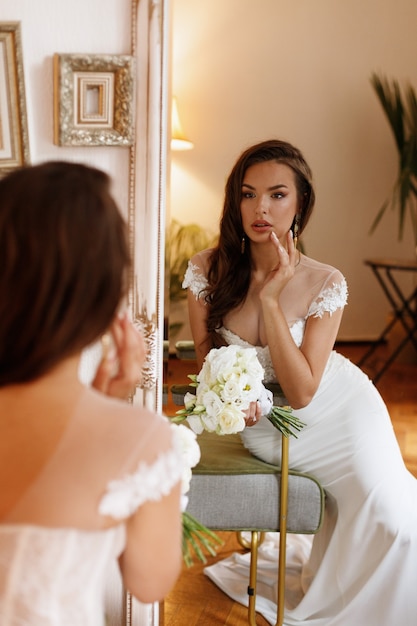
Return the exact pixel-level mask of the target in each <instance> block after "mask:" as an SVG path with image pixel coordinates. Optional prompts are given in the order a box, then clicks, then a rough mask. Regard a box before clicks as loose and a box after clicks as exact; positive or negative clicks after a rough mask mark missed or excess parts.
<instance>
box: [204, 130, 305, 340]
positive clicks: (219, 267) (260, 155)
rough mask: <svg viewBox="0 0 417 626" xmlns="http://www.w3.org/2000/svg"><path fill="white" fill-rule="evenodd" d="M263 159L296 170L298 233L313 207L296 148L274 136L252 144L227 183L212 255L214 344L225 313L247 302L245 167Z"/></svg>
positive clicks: (210, 290)
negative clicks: (243, 203) (242, 208)
mask: <svg viewBox="0 0 417 626" xmlns="http://www.w3.org/2000/svg"><path fill="white" fill-rule="evenodd" d="M264 161H276V162H277V163H284V164H285V165H288V166H289V167H290V168H291V169H292V170H293V171H294V174H295V184H296V187H297V195H298V200H299V211H298V214H299V230H298V235H301V233H302V232H303V230H304V228H305V226H306V225H307V222H308V220H309V218H310V215H311V213H312V210H313V207H314V202H315V193H314V189H313V184H312V173H311V170H310V167H309V166H308V164H307V162H306V161H305V159H304V157H303V155H302V153H301V152H300V151H299V150H298V149H297V148H295V147H294V146H292V145H291V144H289V143H287V142H285V141H280V140H279V139H271V140H268V141H263V142H261V143H258V144H256V145H254V146H251V147H250V148H248V149H247V150H245V152H243V154H242V155H241V156H240V157H239V159H238V160H237V162H236V164H235V165H234V167H233V169H232V171H231V173H230V175H229V178H228V179H227V182H226V188H225V198H224V206H223V213H222V216H221V221H220V235H219V241H218V245H217V246H216V247H215V248H214V250H213V253H212V255H211V259H210V269H209V273H208V282H209V287H208V290H207V297H206V300H207V303H208V305H209V308H208V318H207V331H208V334H209V336H210V338H211V341H212V344H213V345H214V346H217V345H219V335H218V334H217V333H216V332H215V331H216V329H218V328H220V327H221V326H222V324H223V318H224V317H225V315H226V314H227V313H228V312H229V311H231V310H232V309H234V308H236V307H237V306H239V305H240V304H241V303H242V302H243V301H244V299H245V297H246V294H247V292H248V289H249V283H250V273H251V260H250V241H248V240H247V239H246V245H245V252H244V254H242V252H241V242H242V236H243V234H244V232H243V225H242V216H241V211H240V202H241V197H242V183H243V179H244V176H245V173H246V170H247V169H248V168H249V167H250V166H251V165H254V164H255V163H262V162H264Z"/></svg>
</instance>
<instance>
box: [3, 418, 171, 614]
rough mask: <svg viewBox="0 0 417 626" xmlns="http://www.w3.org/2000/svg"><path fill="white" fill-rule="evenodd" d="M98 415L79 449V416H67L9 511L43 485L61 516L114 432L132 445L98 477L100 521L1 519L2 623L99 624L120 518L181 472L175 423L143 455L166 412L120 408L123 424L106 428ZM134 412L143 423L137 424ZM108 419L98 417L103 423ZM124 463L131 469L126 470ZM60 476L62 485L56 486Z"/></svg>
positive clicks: (165, 489)
mask: <svg viewBox="0 0 417 626" xmlns="http://www.w3.org/2000/svg"><path fill="white" fill-rule="evenodd" d="M100 417H102V416H98V418H99V419H98V420H97V423H96V422H94V421H93V423H92V424H91V428H90V429H89V430H90V433H91V440H89V441H86V442H85V443H86V445H85V446H84V447H85V450H84V451H82V450H80V452H79V455H78V457H77V455H76V454H74V450H77V449H79V448H81V444H80V436H79V433H80V428H81V426H80V425H79V424H77V417H74V419H72V421H71V423H70V425H69V427H68V429H67V431H66V434H65V435H64V437H63V440H62V441H61V442H60V443H59V446H58V449H57V451H56V452H55V453H54V455H53V457H52V459H51V460H50V461H49V462H48V463H47V465H46V466H45V467H44V468H43V469H42V471H41V473H40V475H39V477H38V478H37V479H36V480H35V482H34V483H33V484H32V485H31V486H30V487H29V489H28V492H27V493H25V495H24V496H23V498H22V499H21V500H20V501H19V502H18V504H17V506H16V507H15V509H14V511H13V512H12V513H14V512H15V511H16V510H17V509H19V507H20V508H21V507H24V506H25V502H27V501H28V499H32V498H35V500H36V498H37V497H38V496H39V494H43V493H46V494H48V496H51V495H53V496H54V497H53V498H52V502H53V503H52V504H51V509H50V512H49V513H48V515H52V516H54V515H55V514H56V515H57V516H59V515H60V513H59V509H62V508H65V507H66V506H67V503H66V500H68V501H69V504H68V506H69V509H71V507H73V508H75V506H76V504H74V503H76V502H77V501H78V500H77V497H75V498H74V497H73V495H74V494H75V496H77V490H79V498H81V499H82V497H83V494H84V493H85V492H84V491H83V486H82V482H81V481H82V480H84V481H85V482H86V483H87V484H89V481H90V477H91V476H92V475H94V472H95V469H96V468H97V466H98V464H99V463H100V460H99V459H101V465H103V454H102V452H101V450H100V446H101V444H102V442H104V446H105V447H107V449H108V451H109V450H112V448H111V447H110V448H109V446H108V442H109V438H110V441H111V438H112V439H113V441H114V446H115V448H116V447H117V446H119V448H120V449H121V450H122V452H123V446H125V447H126V446H129V447H130V450H129V454H128V455H127V457H126V456H125V457H123V456H122V455H120V459H121V460H122V462H121V464H120V465H119V468H118V471H117V472H116V473H115V476H114V479H113V480H110V481H109V482H108V483H107V484H104V485H103V488H102V490H101V491H102V493H101V497H98V499H97V502H96V503H95V504H94V506H95V511H96V512H97V518H98V521H97V526H98V528H86V529H83V528H78V527H73V526H71V525H70V524H68V525H67V526H64V527H61V526H58V525H57V526H55V525H54V526H53V527H51V526H50V525H37V524H30V523H12V522H7V521H3V522H2V523H0V624H1V626H103V625H104V618H105V608H104V607H105V598H104V595H105V588H106V577H108V575H109V572H110V571H111V570H112V569H113V568H114V567H115V562H116V560H117V558H118V557H119V556H120V554H121V553H122V551H123V550H124V547H125V543H126V526H125V522H124V520H125V519H126V518H127V517H128V516H129V515H131V514H132V513H133V512H134V511H136V509H138V508H139V507H140V506H141V505H142V504H144V503H145V502H148V501H158V500H160V499H161V498H162V496H163V495H166V494H168V493H169V492H170V491H171V489H172V487H173V486H174V485H175V484H176V483H177V482H178V480H180V479H181V477H182V476H181V475H182V466H183V462H182V454H181V444H180V441H179V440H177V437H176V436H175V434H174V433H175V429H173V435H172V442H171V445H170V447H169V448H168V449H167V450H166V451H165V452H163V453H160V454H159V455H158V456H157V457H156V458H153V459H152V460H148V458H147V457H148V450H149V448H151V449H152V447H153V444H152V443H151V442H152V441H157V440H158V436H159V432H160V430H159V429H160V428H161V421H162V420H164V419H165V418H162V417H158V416H155V418H153V417H152V416H150V417H148V418H144V419H143V420H138V418H137V416H136V415H135V416H133V417H132V420H131V423H129V420H128V419H125V416H123V420H122V421H123V426H122V424H121V421H120V420H118V422H117V429H115V428H114V423H113V424H112V425H110V427H109V428H108V430H107V432H100V430H98V429H96V427H99V425H100ZM134 420H136V422H141V421H143V422H144V424H140V423H139V424H137V425H136V424H135V423H133V422H134ZM124 425H125V426H126V428H125V433H126V434H125V433H123V428H124ZM87 426H88V425H87ZM108 426H109V422H108V421H107V422H106V421H105V420H104V417H103V428H104V431H106V428H107V427H108ZM164 429H165V426H164ZM117 431H119V433H118V432H117ZM93 435H94V436H93ZM129 437H130V442H129V441H128V440H129ZM77 442H78V443H77ZM74 444H75V445H74ZM95 454H97V462H95V460H94V455H95ZM90 457H91V462H90V461H89V458H90ZM113 457H114V455H112V454H108V456H107V462H108V463H111V462H112V461H113ZM118 462H119V461H118ZM104 463H106V457H104ZM132 464H133V465H132ZM80 466H84V467H81V468H80ZM129 467H134V468H135V469H134V470H133V471H130V470H127V468H129ZM78 475H80V476H81V477H82V478H81V479H80V478H77V477H78ZM72 477H73V482H71V481H72ZM65 481H67V486H64V487H62V488H61V489H60V488H59V485H60V484H62V483H63V484H64V485H65V484H66V482H65ZM73 483H74V484H73ZM67 495H68V498H67V497H66V496H67ZM49 499H51V498H49ZM71 502H72V503H73V504H72V505H71ZM54 507H56V508H57V511H55V512H54V511H53V509H54ZM19 510H20V509H19ZM108 517H110V518H113V519H114V520H117V522H116V523H115V525H113V526H111V527H110V528H109V527H106V528H104V527H103V528H100V520H103V522H104V520H105V519H106V518H107V519H108ZM103 526H104V523H103ZM107 526H108V523H107Z"/></svg>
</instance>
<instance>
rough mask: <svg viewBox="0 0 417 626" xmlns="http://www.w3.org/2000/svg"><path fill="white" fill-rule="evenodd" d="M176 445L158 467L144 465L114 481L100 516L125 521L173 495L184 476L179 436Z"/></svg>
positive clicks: (100, 507)
mask: <svg viewBox="0 0 417 626" xmlns="http://www.w3.org/2000/svg"><path fill="white" fill-rule="evenodd" d="M172 443H173V445H172V448H170V449H169V450H167V451H166V452H163V453H162V454H160V455H159V456H158V458H157V459H156V461H155V462H154V463H152V464H147V463H145V462H143V461H142V462H141V463H139V466H138V469H137V470H136V472H134V473H133V474H128V475H127V476H124V477H123V478H121V479H118V480H112V481H111V482H110V483H109V484H108V485H107V488H106V493H105V494H104V496H103V497H102V499H101V500H100V503H99V513H100V514H101V515H108V516H110V517H113V518H114V519H118V520H121V519H125V518H127V517H129V515H132V513H134V512H135V511H136V510H137V509H138V508H139V507H140V506H141V505H142V504H144V503H145V502H148V501H152V502H157V501H158V500H161V498H162V497H163V496H166V495H167V494H169V492H170V491H171V489H172V488H173V487H174V485H176V484H177V483H178V482H179V481H180V480H181V478H182V474H183V460H182V454H181V449H180V442H179V440H178V438H177V437H176V436H173V438H172Z"/></svg>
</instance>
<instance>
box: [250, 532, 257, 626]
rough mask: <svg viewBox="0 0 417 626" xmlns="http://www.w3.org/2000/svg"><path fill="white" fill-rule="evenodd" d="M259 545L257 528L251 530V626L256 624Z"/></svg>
mask: <svg viewBox="0 0 417 626" xmlns="http://www.w3.org/2000/svg"><path fill="white" fill-rule="evenodd" d="M258 545H259V533H258V532H257V531H256V530H253V531H252V532H251V546H250V569H249V586H248V596H249V608H248V617H249V624H250V626H256V573H257V566H258Z"/></svg>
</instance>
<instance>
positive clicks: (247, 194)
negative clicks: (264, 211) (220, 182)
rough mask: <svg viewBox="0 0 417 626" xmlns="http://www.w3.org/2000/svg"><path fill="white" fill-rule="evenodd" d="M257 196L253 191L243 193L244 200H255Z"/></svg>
mask: <svg viewBox="0 0 417 626" xmlns="http://www.w3.org/2000/svg"><path fill="white" fill-rule="evenodd" d="M254 197H255V194H254V193H252V192H251V191H242V198H254Z"/></svg>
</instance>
